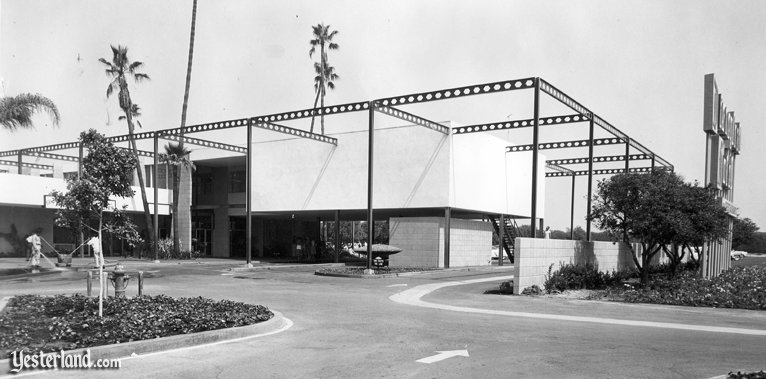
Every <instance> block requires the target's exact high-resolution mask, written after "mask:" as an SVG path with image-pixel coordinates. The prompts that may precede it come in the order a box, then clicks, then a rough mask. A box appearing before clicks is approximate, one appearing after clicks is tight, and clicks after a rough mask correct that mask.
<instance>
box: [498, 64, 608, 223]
mask: <svg viewBox="0 0 766 379" xmlns="http://www.w3.org/2000/svg"><path fill="white" fill-rule="evenodd" d="M592 122H593V121H592V120H591V123H592ZM533 123H534V125H533V129H532V130H533V131H532V218H531V220H530V222H531V224H532V225H531V232H532V238H536V235H537V230H536V228H535V220H536V219H537V159H538V154H539V150H540V146H538V143H539V142H540V141H539V140H540V78H535V104H534V118H533ZM501 226H502V225H501Z"/></svg>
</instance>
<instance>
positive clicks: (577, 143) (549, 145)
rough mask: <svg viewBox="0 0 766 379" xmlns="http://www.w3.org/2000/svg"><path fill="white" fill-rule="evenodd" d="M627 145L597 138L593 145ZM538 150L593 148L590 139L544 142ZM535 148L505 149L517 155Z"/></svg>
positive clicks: (539, 145)
mask: <svg viewBox="0 0 766 379" xmlns="http://www.w3.org/2000/svg"><path fill="white" fill-rule="evenodd" d="M621 143H625V142H624V141H623V140H622V139H620V138H597V139H593V143H592V145H595V146H601V145H617V144H621ZM537 145H538V146H537V148H538V149H540V150H550V149H567V148H573V147H586V146H591V142H590V140H589V139H585V140H574V141H558V142H544V143H539V144H537ZM534 147H535V144H534V143H533V144H531V145H516V146H507V147H506V148H505V151H506V152H508V153H515V152H520V151H530V150H533V148H534Z"/></svg>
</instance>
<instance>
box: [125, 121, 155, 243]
mask: <svg viewBox="0 0 766 379" xmlns="http://www.w3.org/2000/svg"><path fill="white" fill-rule="evenodd" d="M123 111H124V112H125V118H126V119H127V121H128V139H129V140H130V147H131V148H132V150H133V159H134V160H135V161H136V173H137V174H138V188H140V189H141V202H142V204H143V206H144V220H145V221H146V227H147V229H149V232H148V233H147V234H148V235H149V244H150V246H154V239H155V238H156V236H155V235H154V224H153V222H152V215H151V213H150V212H149V201H147V199H146V187H144V173H143V170H142V169H141V161H140V160H139V159H138V147H136V139H135V138H134V137H133V116H132V115H131V113H130V108H127V109H123ZM154 179H155V182H156V181H157V178H154ZM154 185H155V186H156V185H157V183H154ZM154 200H155V201H157V199H154Z"/></svg>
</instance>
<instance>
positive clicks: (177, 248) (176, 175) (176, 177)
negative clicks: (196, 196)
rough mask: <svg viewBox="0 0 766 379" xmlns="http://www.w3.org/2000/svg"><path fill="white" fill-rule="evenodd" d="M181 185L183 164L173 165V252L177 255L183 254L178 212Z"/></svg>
mask: <svg viewBox="0 0 766 379" xmlns="http://www.w3.org/2000/svg"><path fill="white" fill-rule="evenodd" d="M180 187H181V166H179V165H176V166H173V253H174V254H175V256H176V257H178V256H180V255H181V254H180V253H181V237H180V235H181V234H180V233H179V231H180V229H179V224H180V223H179V222H178V221H179V218H180V217H179V216H180V214H179V213H178V212H179V211H178V199H179V198H180V197H181V194H180V193H179V190H180Z"/></svg>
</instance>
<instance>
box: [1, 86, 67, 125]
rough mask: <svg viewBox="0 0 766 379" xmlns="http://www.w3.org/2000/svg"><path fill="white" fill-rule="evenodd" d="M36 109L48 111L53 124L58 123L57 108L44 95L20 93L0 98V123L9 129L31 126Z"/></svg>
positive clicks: (59, 117)
mask: <svg viewBox="0 0 766 379" xmlns="http://www.w3.org/2000/svg"><path fill="white" fill-rule="evenodd" d="M38 111H46V112H48V114H49V115H50V117H51V120H53V124H54V125H58V123H59V121H60V119H61V116H60V115H59V110H58V108H56V104H53V101H51V100H50V99H48V98H47V97H45V96H42V95H39V94H30V93H22V94H20V95H16V96H8V97H3V98H0V125H2V126H3V128H5V129H7V130H10V131H15V130H16V129H20V128H21V129H26V128H32V127H33V126H34V125H33V124H32V116H33V115H34V114H35V112H38Z"/></svg>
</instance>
